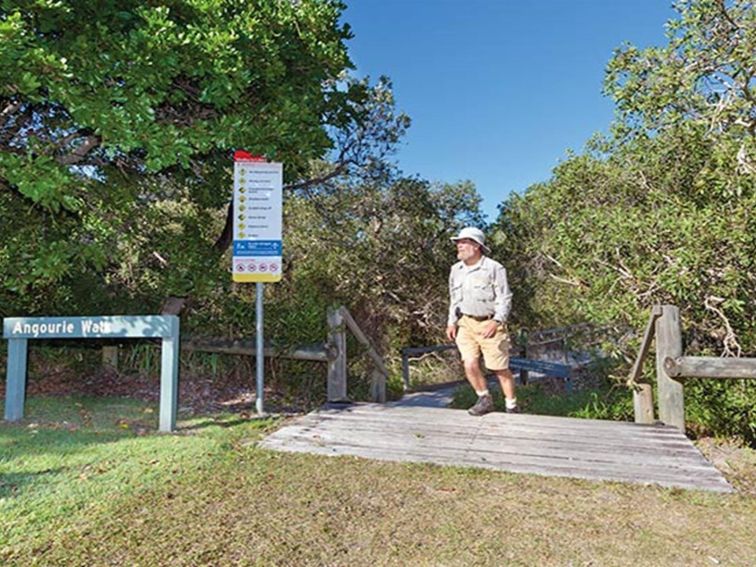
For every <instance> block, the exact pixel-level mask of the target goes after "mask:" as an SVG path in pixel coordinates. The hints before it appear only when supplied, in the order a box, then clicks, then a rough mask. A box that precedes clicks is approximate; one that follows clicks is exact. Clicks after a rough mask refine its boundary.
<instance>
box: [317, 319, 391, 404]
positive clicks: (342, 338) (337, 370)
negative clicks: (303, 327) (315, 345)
mask: <svg viewBox="0 0 756 567" xmlns="http://www.w3.org/2000/svg"><path fill="white" fill-rule="evenodd" d="M328 327H329V332H328V346H327V349H328V352H329V355H328V388H327V399H328V401H329V402H343V401H347V343H346V329H349V330H350V331H351V332H352V334H353V335H354V336H355V338H357V340H358V341H359V342H360V343H362V344H363V345H364V346H365V347H367V354H368V356H369V357H370V359H371V360H372V361H373V366H374V368H373V371H372V372H371V383H370V390H371V397H372V398H373V401H376V402H385V401H386V379H387V378H388V370H387V369H386V366H385V365H384V363H383V359H382V358H381V356H380V355H379V354H378V352H377V351H376V349H375V347H374V346H373V343H372V342H371V341H370V339H369V338H368V337H367V335H365V333H364V332H362V329H360V327H359V325H358V324H357V322H356V321H355V320H354V317H352V314H351V313H349V310H348V309H347V308H346V307H344V306H343V305H342V306H341V307H338V308H336V309H331V310H329V312H328Z"/></svg>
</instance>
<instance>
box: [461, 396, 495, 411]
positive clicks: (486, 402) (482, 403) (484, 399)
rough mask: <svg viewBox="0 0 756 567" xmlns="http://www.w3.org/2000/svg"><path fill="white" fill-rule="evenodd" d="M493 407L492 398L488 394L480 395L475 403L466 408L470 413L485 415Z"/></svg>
mask: <svg viewBox="0 0 756 567" xmlns="http://www.w3.org/2000/svg"><path fill="white" fill-rule="evenodd" d="M493 409H494V404H493V398H492V397H491V396H490V394H489V395H487V396H480V397H479V398H478V401H477V403H476V404H475V405H474V406H473V407H471V408H470V409H469V410H467V413H469V414H470V415H485V414H487V413H490V412H492V411H493Z"/></svg>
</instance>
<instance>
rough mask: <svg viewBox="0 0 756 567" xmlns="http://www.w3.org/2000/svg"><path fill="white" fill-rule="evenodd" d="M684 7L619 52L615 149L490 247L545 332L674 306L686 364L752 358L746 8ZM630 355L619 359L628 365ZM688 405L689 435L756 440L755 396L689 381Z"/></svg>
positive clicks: (588, 160) (572, 173)
mask: <svg viewBox="0 0 756 567" xmlns="http://www.w3.org/2000/svg"><path fill="white" fill-rule="evenodd" d="M677 7H678V10H679V11H680V18H679V19H678V20H675V21H674V22H672V23H671V24H670V26H669V29H670V39H669V44H668V45H667V46H664V47H660V48H650V49H646V50H638V49H636V48H634V47H632V46H625V47H624V48H623V49H622V50H620V51H618V52H617V54H616V55H615V58H614V59H613V60H612V61H611V62H610V64H609V66H608V71H607V91H608V92H609V93H611V94H612V95H613V96H614V97H615V100H616V102H617V107H618V110H619V113H618V122H617V123H616V124H615V125H614V136H613V137H612V138H609V139H606V140H605V139H601V138H597V139H595V140H593V141H592V142H591V143H590V144H589V146H588V148H587V151H586V152H585V153H583V154H582V155H571V156H569V157H568V159H566V160H565V161H564V162H563V163H562V164H561V165H560V166H558V167H557V168H556V169H555V170H554V172H553V176H552V178H551V179H550V180H549V181H548V182H546V183H543V184H540V185H536V186H533V187H531V188H529V189H528V190H527V191H526V192H525V194H524V195H523V196H513V197H512V198H510V199H509V200H508V201H507V202H506V203H504V205H503V206H502V208H501V214H500V217H499V219H498V221H497V232H498V234H497V235H496V238H497V240H499V241H506V243H507V246H508V249H510V250H512V251H513V253H512V256H511V264H512V265H511V266H508V267H510V269H512V271H513V272H515V274H516V277H515V278H513V280H514V282H515V284H516V283H517V282H518V281H526V282H527V285H528V286H529V289H528V293H526V294H525V297H524V298H522V299H520V301H521V305H520V306H519V312H520V313H523V312H525V313H529V314H530V315H531V316H532V317H534V318H535V319H536V320H539V321H540V322H542V323H543V324H562V323H565V322H572V321H577V320H588V321H592V322H595V323H599V324H606V323H619V324H622V325H624V326H630V327H632V328H635V329H638V330H640V329H642V328H643V327H644V325H645V322H646V320H647V318H648V312H649V308H650V306H651V305H653V304H657V303H671V304H675V305H678V306H679V307H680V309H681V318H682V324H683V327H684V329H685V330H686V336H685V342H686V349H687V352H688V353H690V354H721V355H725V356H733V355H734V356H749V355H750V356H754V355H756V263H755V262H756V218H755V217H754V215H753V211H754V210H756V175H754V172H753V171H752V166H753V164H754V161H753V148H754V131H753V124H754V122H753V121H754V119H755V118H756V101H754V99H753V95H752V86H753V77H754V59H753V56H752V55H753V53H754V48H755V47H756V43H755V42H756V36H754V33H753V32H754V30H756V26H754V11H753V7H752V5H751V4H750V3H749V2H743V1H734V2H727V3H725V2H719V1H713V0H691V1H687V2H680V3H678V4H677ZM746 54H750V55H748V56H747V55H746ZM514 292H515V297H517V296H518V293H517V292H518V290H517V289H516V288H515V289H514ZM516 312H517V311H516ZM637 346H638V345H637V341H636V342H632V343H630V344H626V345H621V352H619V354H621V355H624V357H625V358H626V359H627V360H628V361H629V360H631V359H632V358H633V357H634V355H635V353H636V352H637ZM626 370H627V365H625V366H620V368H619V369H618V374H619V375H620V376H622V375H625V376H626V374H625V371H626ZM650 373H651V370H650V369H649V374H650ZM686 399H687V400H688V410H689V413H688V416H689V418H690V419H691V421H692V422H693V423H694V427H696V428H699V429H702V430H705V431H709V432H715V433H721V434H737V435H741V436H743V437H745V438H746V439H749V440H750V441H751V442H754V441H755V440H756V427H754V423H756V422H755V421H754V414H753V408H754V407H756V404H755V403H754V400H755V399H756V384H753V383H746V382H740V383H737V382H731V383H720V382H718V381H717V382H716V383H715V381H691V383H690V384H689V385H686Z"/></svg>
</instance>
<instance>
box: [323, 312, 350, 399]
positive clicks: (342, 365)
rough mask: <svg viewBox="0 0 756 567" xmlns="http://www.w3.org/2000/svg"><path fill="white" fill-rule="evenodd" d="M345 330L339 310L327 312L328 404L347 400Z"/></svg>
mask: <svg viewBox="0 0 756 567" xmlns="http://www.w3.org/2000/svg"><path fill="white" fill-rule="evenodd" d="M346 346H347V345H346V329H345V327H344V317H343V314H342V312H341V309H340V308H339V309H330V310H329V311H328V350H330V351H331V352H332V356H331V357H329V360H328V387H327V399H328V401H329V402H343V401H346V399H347V356H346Z"/></svg>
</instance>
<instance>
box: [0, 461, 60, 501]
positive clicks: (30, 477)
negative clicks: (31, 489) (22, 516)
mask: <svg viewBox="0 0 756 567" xmlns="http://www.w3.org/2000/svg"><path fill="white" fill-rule="evenodd" d="M64 470H65V468H64V467H57V468H53V469H45V470H41V471H35V472H23V473H0V499H4V498H13V497H15V496H17V495H20V494H21V493H22V491H23V490H24V489H25V488H26V487H27V486H30V485H32V484H36V483H38V482H39V480H40V479H43V478H44V477H49V476H51V475H57V474H59V473H61V472H63V471H64Z"/></svg>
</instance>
